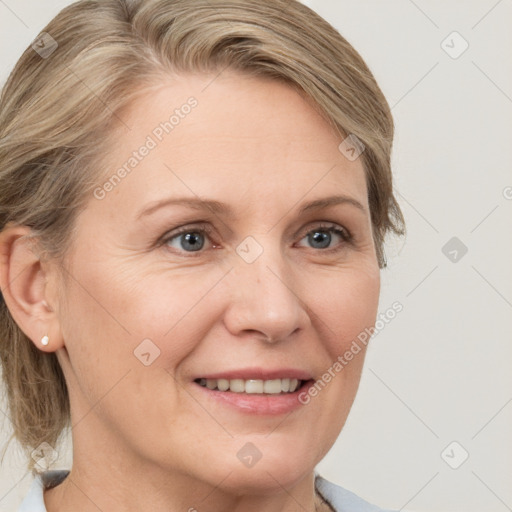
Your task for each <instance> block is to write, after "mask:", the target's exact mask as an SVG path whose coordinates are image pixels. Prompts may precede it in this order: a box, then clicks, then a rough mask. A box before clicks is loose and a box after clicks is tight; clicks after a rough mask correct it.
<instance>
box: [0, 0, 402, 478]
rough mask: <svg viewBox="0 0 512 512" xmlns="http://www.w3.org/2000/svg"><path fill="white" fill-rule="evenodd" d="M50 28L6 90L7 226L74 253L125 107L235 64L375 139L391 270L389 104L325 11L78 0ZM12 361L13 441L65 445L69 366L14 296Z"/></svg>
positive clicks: (372, 180) (5, 364)
mask: <svg viewBox="0 0 512 512" xmlns="http://www.w3.org/2000/svg"><path fill="white" fill-rule="evenodd" d="M44 33H46V34H44ZM42 34H43V35H42V37H43V38H44V39H43V41H45V42H46V43H50V44H49V45H46V44H45V49H46V53H44V52H41V51H36V50H37V49H38V48H37V46H36V45H35V46H29V47H28V48H27V49H26V50H25V52H24V53H23V55H22V56H21V58H20V59H19V61H18V62H17V64H16V66H15V67H14V69H13V71H12V73H11V74H10V76H9V78H8V80H7V82H6V84H5V86H4V88H3V90H2V93H1V97H0V230H2V229H4V228H5V226H6V225H7V224H17V225H24V226H29V227H30V228H31V229H32V232H33V233H34V237H35V239H36V240H38V243H39V244H40V247H41V251H42V252H41V254H45V255H48V256H50V257H55V258H62V257H63V255H64V254H65V250H66V248H67V247H68V244H69V243H70V240H71V239H72V229H73V223H74V220H75V218H76V216H77V212H79V211H80V209H81V208H83V207H84V205H85V204H86V202H87V200H88V199H90V198H91V191H92V187H93V186H94V183H95V179H97V177H98V176H99V172H100V171H101V170H102V158H103V157H104V156H105V155H108V144H107V142H106V141H108V136H109V135H111V134H112V133H114V132H115V128H116V123H120V122H122V119H121V117H120V113H121V111H122V109H123V108H124V107H127V106H129V105H130V104H131V102H133V100H134V99H135V97H136V96H137V95H138V94H140V93H143V92H144V90H145V89H146V90H147V88H148V87H150V86H153V85H156V84H158V83H159V82H162V81H163V79H164V77H168V76H170V75H173V76H179V74H180V73H190V72H192V73H194V72H198V73H202V72H207V73H215V74H216V73H219V72H222V71H223V70H224V69H228V68H229V69H232V70H237V71H240V72H242V73H244V74H247V75H251V76H259V77H267V78H271V79H275V80H279V81H283V82H285V83H287V84H289V85H290V86H291V87H293V88H294V89H295V90H297V91H298V92H300V93H301V94H302V95H303V96H304V97H305V98H309V99H310V100H312V104H313V105H314V107H315V108H316V109H317V110H318V112H319V113H320V114H321V115H323V117H324V118H325V119H326V121H327V122H328V123H330V125H331V126H332V127H333V128H334V129H335V130H336V132H337V133H338V134H339V135H340V136H342V137H343V138H345V137H348V136H352V137H354V136H355V139H354V140H358V141H359V142H360V143H362V144H363V145H364V151H363V153H362V154H361V155H360V157H361V159H362V163H363V166H364V170H365V176H366V183H367V189H368V199H369V206H370V215H371V222H372V230H373V238H374V243H375V248H376V254H377V258H378V262H379V266H380V267H383V266H385V257H384V251H383V243H384V238H385V235H386V233H388V232H389V231H392V232H394V233H397V234H403V232H404V221H403V216H402V213H401V211H400V207H399V206H398V203H397V201H396V199H395V197H394V195H393V186H392V174H391V164H390V155H391V148H392V141H393V130H394V127H393V119H392V116H391V111H390V108H389V105H388V103H387V102H386V99H385V98H384V95H383V94H382V92H381V90H380V88H379V86H378V85H377V83H376V81H375V79H374V77H373V75H372V73H371V72H370V70H369V69H368V67H367V65H366V64H365V62H364V61H363V59H362V58H361V56H360V55H359V54H358V53H357V52H356V51H355V50H354V48H353V47H352V46H351V45H350V44H349V43H348V42H347V41H346V40H345V39H344V38H343V37H342V36H341V35H340V34H339V32H338V31H337V30H335V29H334V28H333V27H332V26H331V25H330V24H329V23H328V22H327V21H325V20H324V19H323V18H321V17H320V16H319V15H318V14H316V13H315V12H314V11H312V10H311V9H309V8H308V7H306V6H305V5H303V4H301V3H299V2H298V1H296V0H134V1H133V0H131V1H130V0H80V1H77V2H76V3H74V4H72V5H70V6H68V7H66V8H65V9H63V10H62V11H61V12H60V13H59V14H58V15H57V16H56V17H55V18H54V19H53V20H52V21H51V22H50V23H49V24H48V25H47V26H46V27H45V28H44V29H43V33H42ZM52 40H54V41H55V42H53V41H52ZM351 140H352V139H351ZM359 147H361V146H359ZM0 359H1V361H2V368H3V371H2V375H3V380H4V383H5V388H6V393H7V399H8V405H9V411H10V417H11V421H12V425H13V434H12V436H11V438H10V440H9V442H10V441H11V440H12V439H13V438H16V439H17V440H18V442H19V443H20V445H21V446H22V447H23V448H24V449H25V450H26V451H27V455H28V451H29V450H31V449H32V448H34V447H37V446H38V445H39V444H40V443H41V442H43V441H46V442H48V443H50V444H51V445H52V446H55V445H56V444H57V443H58V441H59V437H60V436H61V434H62V433H63V430H64V429H65V428H66V427H67V426H69V421H70V417H69V415H70V405H69V396H68V392H67V387H66V382H65V379H64V376H63V373H62V370H61V368H60V365H59V363H58V360H57V357H56V355H55V353H45V352H42V351H40V350H38V349H37V348H36V347H35V346H34V344H33V343H32V342H31V341H30V340H29V339H28V338H27V336H26V335H25V334H24V333H23V332H22V331H21V329H20V328H19V327H18V326H17V324H16V323H15V322H14V320H13V318H12V317H11V315H10V313H9V310H8V309H7V306H6V304H5V302H4V301H3V300H0ZM28 461H29V462H28V467H29V469H34V461H33V460H31V459H30V457H29V458H28Z"/></svg>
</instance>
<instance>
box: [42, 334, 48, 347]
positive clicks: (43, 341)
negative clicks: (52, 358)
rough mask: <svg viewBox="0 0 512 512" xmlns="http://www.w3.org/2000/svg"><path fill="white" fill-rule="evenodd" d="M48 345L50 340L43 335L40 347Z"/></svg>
mask: <svg viewBox="0 0 512 512" xmlns="http://www.w3.org/2000/svg"><path fill="white" fill-rule="evenodd" d="M48 343H50V338H48V336H47V335H46V334H45V335H44V336H43V337H42V338H41V345H44V346H45V347H46V345H48Z"/></svg>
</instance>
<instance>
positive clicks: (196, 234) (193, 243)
mask: <svg viewBox="0 0 512 512" xmlns="http://www.w3.org/2000/svg"><path fill="white" fill-rule="evenodd" d="M205 235H206V230H204V229H196V230H192V229H190V228H186V229H184V230H183V231H181V232H179V233H175V234H174V235H172V236H170V237H168V238H167V239H166V240H164V243H165V245H168V246H170V247H173V248H175V249H179V250H183V251H185V252H197V251H200V250H201V249H202V248H203V247H204V245H205V240H206V236H205ZM173 242H177V244H178V247H177V246H176V245H174V244H173Z"/></svg>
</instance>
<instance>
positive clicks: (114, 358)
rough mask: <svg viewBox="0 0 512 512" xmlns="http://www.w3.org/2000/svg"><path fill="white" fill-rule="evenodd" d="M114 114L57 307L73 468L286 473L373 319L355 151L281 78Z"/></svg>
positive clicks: (190, 93) (292, 472)
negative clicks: (111, 137) (348, 151)
mask: <svg viewBox="0 0 512 512" xmlns="http://www.w3.org/2000/svg"><path fill="white" fill-rule="evenodd" d="M212 80H213V81H212ZM185 105H188V106H185ZM171 116H174V117H171ZM121 119H122V121H123V122H122V123H119V128H118V132H117V133H116V137H115V141H114V143H113V144H112V146H111V152H110V155H109V160H110V166H109V168H108V169H106V171H105V177H104V179H103V180H102V181H101V182H99V183H98V188H97V189H96V190H95V193H94V195H91V197H90V200H89V202H88V204H87V207H86V209H85V210H84V211H83V212H82V213H81V214H80V215H79V217H78V219H77V224H76V230H75V232H74V240H73V244H72V247H71V249H70V252H69V258H68V263H67V265H68V266H67V272H64V273H63V274H64V278H65V279H64V282H65V286H64V287H62V288H61V290H60V291H59V294H58V299H57V300H58V307H57V308H56V309H57V310H58V315H59V317H60V329H61V331H62V336H63V339H64V342H65V350H59V351H58V355H59V361H60V362H61V364H62V365H63V367H64V370H65V376H66V379H67V382H68V386H69V391H70V396H71V404H72V423H73V425H74V427H73V436H74V445H75V446H74V451H75V453H74V463H75V464H79V463H80V461H82V462H83V461H85V460H87V461H88V462H90V463H91V464H92V463H95V462H96V463H100V461H102V462H103V463H104V462H105V460H106V459H108V462H109V464H112V465H117V466H118V467H119V468H128V467H132V468H133V467H137V468H143V467H144V468H146V469H148V468H152V469H155V468H159V469H161V470H163V471H164V472H165V473H166V474H172V473H175V474H177V475H178V474H179V475H187V476H188V477H190V478H193V479H196V480H200V481H203V482H207V483H210V484H212V485H217V484H218V483H219V482H220V481H222V480H223V479H225V480H224V481H223V484H222V485H223V486H224V487H230V486H232V487H233V488H237V489H238V490H240V489H242V490H244V489H245V491H246V492H247V491H248V490H251V489H252V490H256V489H261V488H267V489H268V488H277V487H278V484H277V483H276V482H279V483H280V485H283V486H287V485H291V484H293V483H294V482H297V481H298V480H299V479H301V478H303V477H305V476H306V475H307V474H309V473H311V471H312V470H313V468H314V466H315V465H316V464H317V463H318V462H319V460H320V459H321V458H322V457H323V456H324V455H325V453H326V452H327V451H328V449H329V448H330V447H331V445H332V444H333V443H334V441H335V439H336V437H337V436H338V434H339V432H340V429H341V428H342V426H343V424H344V422H345V419H346V417H347V414H348V412H349V409H350V407H351V404H352V401H353V399H354V396H355V393H356V390H357V386H358V382H359V379H360V373H361V367H362V364H363V359H364V353H365V351H364V347H363V348H362V350H361V351H360V352H359V353H358V354H357V355H354V357H353V359H352V360H351V361H349V362H348V363H347V361H346V360H345V359H344V361H345V363H344V364H343V365H342V369H341V370H340V369H339V366H337V368H338V370H337V371H336V370H334V371H333V365H334V366H335V363H336V361H339V359H338V357H339V356H340V357H343V354H344V353H345V352H346V351H347V350H349V348H350V346H351V344H352V342H353V340H355V339H356V338H357V335H358V334H359V333H360V332H362V331H364V330H365V328H368V327H370V326H372V325H373V324H374V321H375V317H376V312H377V304H378V295H379V268H378V264H377V259H376V254H375V248H374V244H373V239H372V228H371V222H370V213H369V206H368V199H367V188H366V184H365V176H364V170H363V165H362V161H361V158H357V159H355V160H353V159H348V158H347V157H346V156H345V155H344V154H343V153H342V152H340V150H339V149H338V146H339V144H340V142H341V141H342V139H341V138H340V137H338V136H336V135H335V134H334V132H333V131H332V130H331V128H330V127H329V125H328V124H327V122H326V121H325V120H323V119H322V117H321V116H320V115H319V114H318V113H317V112H316V111H315V110H314V108H312V107H311V106H310V104H309V103H307V102H306V101H305V100H304V99H303V98H302V97H301V96H300V95H299V94H298V93H297V92H295V91H294V90H293V89H291V88H290V87H289V86H287V85H284V84H282V83H279V82H276V81H269V80H263V79H260V78H251V77H245V76H241V75H239V74H235V73H228V72H224V73H222V74H221V75H220V76H218V77H217V78H216V79H213V76H208V77H207V76H195V75H191V76H181V77H179V78H177V79H176V80H171V79H169V80H168V83H165V84H162V87H161V88H159V89H157V90H153V91H152V92H149V93H147V94H145V95H143V96H141V97H140V98H139V99H138V100H137V101H136V102H135V103H134V104H133V105H131V107H130V109H129V110H128V111H126V112H125V113H124V114H122V115H121ZM165 123H167V124H165ZM142 147H145V148H146V149H141V148H142ZM130 159H131V160H130ZM123 166H124V170H125V172H122V171H119V169H121V168H122V167H123ZM113 175H116V177H115V178H112V176H113ZM109 179H110V182H109V181H108V180H109ZM108 183H110V185H109V184H108ZM334 196H336V197H338V199H337V200H333V199H332V198H333V197H334ZM327 199H329V201H327ZM322 201H324V203H322ZM329 368H331V379H330V382H329V383H328V384H325V383H324V385H323V386H322V387H321V388H320V389H321V390H320V391H318V392H317V393H313V394H306V391H307V389H308V387H310V386H311V385H312V384H313V383H314V380H318V379H321V377H322V375H323V374H324V373H325V372H326V371H328V370H329ZM206 379H210V380H206ZM293 379H297V380H299V381H302V382H304V381H306V382H304V384H303V387H302V388H301V389H298V390H297V391H295V392H293V393H291V392H290V391H288V392H286V391H283V389H285V390H286V388H287V386H290V385H291V386H293V385H294V381H293ZM231 380H233V381H234V382H230V385H231V387H232V389H231V388H230V389H229V390H224V391H223V390H222V389H225V387H226V385H227V381H231ZM249 380H254V381H256V382H245V381H249ZM261 381H264V382H261ZM265 381H270V382H265ZM205 384H207V385H208V386H210V387H212V388H213V387H220V388H221V389H220V390H219V389H210V388H209V387H205ZM299 384H300V382H299ZM244 390H245V391H244ZM240 391H243V392H242V393H240ZM262 391H263V392H262ZM313 395H314V396H313ZM306 396H307V397H308V400H305V399H304V397H306ZM301 397H302V399H301ZM304 402H307V403H304ZM131 464H133V465H136V466H129V465H131ZM141 471H142V469H141Z"/></svg>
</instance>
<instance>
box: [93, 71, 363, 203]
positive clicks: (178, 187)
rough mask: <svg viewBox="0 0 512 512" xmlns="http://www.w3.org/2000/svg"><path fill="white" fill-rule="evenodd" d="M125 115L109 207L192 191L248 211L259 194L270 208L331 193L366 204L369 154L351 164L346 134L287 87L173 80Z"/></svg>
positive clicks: (116, 141)
mask: <svg viewBox="0 0 512 512" xmlns="http://www.w3.org/2000/svg"><path fill="white" fill-rule="evenodd" d="M121 115H122V120H123V122H124V123H125V125H123V126H121V128H120V129H118V130H117V131H116V133H115V135H114V137H113V143H112V145H111V147H110V152H109V155H108V165H107V168H106V172H105V175H104V176H103V181H102V182H101V183H100V185H103V184H107V185H108V183H110V186H107V187H106V188H108V194H107V196H106V198H105V199H108V201H104V202H103V203H104V204H105V203H106V202H115V201H119V202H120V203H122V202H128V203H129V204H130V206H131V207H133V206H135V205H137V204H141V203H144V202H148V201H154V200H158V199H159V198H160V197H161V196H162V195H172V194H174V195H179V196H183V195H184V194H188V195H190V196H191V197H193V196H196V197H197V196H205V197H214V198H215V197H217V198H218V199H220V200H222V201H229V202H231V203H238V206H239V207H241V208H245V209H247V206H248V203H249V202H251V201H253V202H254V200H255V199H257V198H260V199H261V198H262V197H266V199H267V201H268V206H269V207H270V206H276V203H280V204H283V203H286V202H287V201H294V202H295V201H297V200H298V199H299V198H300V197H302V196H305V195H308V198H309V199H315V198H316V197H317V196H321V195H322V194H325V193H327V192H329V194H332V193H334V192H340V193H344V194H350V195H354V196H356V197H357V198H358V199H359V200H360V201H361V202H363V203H364V204H365V205H366V204H367V202H366V201H367V199H366V195H367V194H366V180H365V178H364V169H363V165H362V161H361V159H357V160H355V161H350V160H348V159H347V158H346V157H345V156H344V154H343V153H342V152H341V151H340V150H339V149H338V146H339V144H340V142H341V141H342V137H340V136H339V135H338V134H336V132H335V131H334V129H333V128H332V126H331V125H330V124H329V123H328V122H327V121H326V120H325V119H324V118H323V117H322V115H321V114H319V112H318V110H317V109H315V108H314V106H313V103H312V102H311V101H310V100H306V99H305V98H304V97H303V96H302V95H301V94H299V93H298V92H297V91H296V90H295V89H293V88H292V87H291V86H289V85H287V84H285V83H282V82H278V81H275V80H270V79H266V78H265V79H264V78H256V77H249V76H245V75H242V74H239V73H235V72H227V71H225V72H224V73H222V74H221V75H219V76H216V77H215V76H214V75H213V76H212V75H183V76H177V77H172V78H171V77H168V78H167V79H166V80H162V83H161V84H159V86H158V87H155V88H153V89H152V90H148V91H147V92H145V93H144V94H142V95H141V96H140V97H138V99H137V100H136V101H134V102H133V103H132V104H131V105H130V106H129V108H128V109H126V110H125V111H124V112H123V113H122V114H121ZM116 175H121V176H116ZM111 178H114V179H111Z"/></svg>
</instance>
